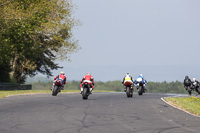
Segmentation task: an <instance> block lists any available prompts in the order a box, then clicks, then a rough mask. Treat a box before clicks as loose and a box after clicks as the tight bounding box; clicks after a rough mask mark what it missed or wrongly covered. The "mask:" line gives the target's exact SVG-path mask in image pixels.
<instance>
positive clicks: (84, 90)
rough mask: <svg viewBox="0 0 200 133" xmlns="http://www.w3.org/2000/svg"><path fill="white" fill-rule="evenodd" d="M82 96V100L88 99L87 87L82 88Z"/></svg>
mask: <svg viewBox="0 0 200 133" xmlns="http://www.w3.org/2000/svg"><path fill="white" fill-rule="evenodd" d="M82 98H83V100H87V99H88V89H87V88H83V94H82Z"/></svg>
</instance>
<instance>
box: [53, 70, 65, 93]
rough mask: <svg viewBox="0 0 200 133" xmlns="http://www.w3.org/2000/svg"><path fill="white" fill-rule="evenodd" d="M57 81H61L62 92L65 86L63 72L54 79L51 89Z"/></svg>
mask: <svg viewBox="0 0 200 133" xmlns="http://www.w3.org/2000/svg"><path fill="white" fill-rule="evenodd" d="M57 79H59V80H61V83H62V87H61V90H64V85H65V84H66V76H65V72H64V71H61V72H60V74H58V75H57V76H56V77H55V78H54V82H53V85H52V88H53V87H54V86H55V82H56V80H57Z"/></svg>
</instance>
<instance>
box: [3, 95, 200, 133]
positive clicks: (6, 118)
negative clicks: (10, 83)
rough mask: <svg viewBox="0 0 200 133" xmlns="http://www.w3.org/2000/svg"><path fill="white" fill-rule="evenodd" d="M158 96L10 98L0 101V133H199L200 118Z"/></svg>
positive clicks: (45, 96)
mask: <svg viewBox="0 0 200 133" xmlns="http://www.w3.org/2000/svg"><path fill="white" fill-rule="evenodd" d="M161 97H166V95H162V94H144V95H142V96H138V95H137V94H134V96H133V98H127V97H126V95H125V93H93V94H92V95H90V96H89V99H88V100H82V98H81V95H80V94H58V96H56V97H53V96H51V95H50V94H39V95H25V96H12V97H8V98H4V99H0V133H199V132H200V118H198V117H195V116H192V115H189V114H187V113H185V112H183V111H180V110H178V109H175V108H173V107H171V106H169V105H168V104H166V103H164V102H163V101H162V100H161V99H160V98H161Z"/></svg>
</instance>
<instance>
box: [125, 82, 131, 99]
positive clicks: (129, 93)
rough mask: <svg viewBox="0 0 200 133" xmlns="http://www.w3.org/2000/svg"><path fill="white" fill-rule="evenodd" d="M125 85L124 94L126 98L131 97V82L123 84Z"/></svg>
mask: <svg viewBox="0 0 200 133" xmlns="http://www.w3.org/2000/svg"><path fill="white" fill-rule="evenodd" d="M124 85H125V87H126V88H125V92H126V95H127V97H133V88H132V86H131V85H132V83H131V82H125V83H124Z"/></svg>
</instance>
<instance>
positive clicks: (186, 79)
mask: <svg viewBox="0 0 200 133" xmlns="http://www.w3.org/2000/svg"><path fill="white" fill-rule="evenodd" d="M183 84H184V87H185V89H186V90H187V87H188V86H189V87H191V85H192V81H191V80H190V78H189V77H188V76H185V79H184V82H183Z"/></svg>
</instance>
